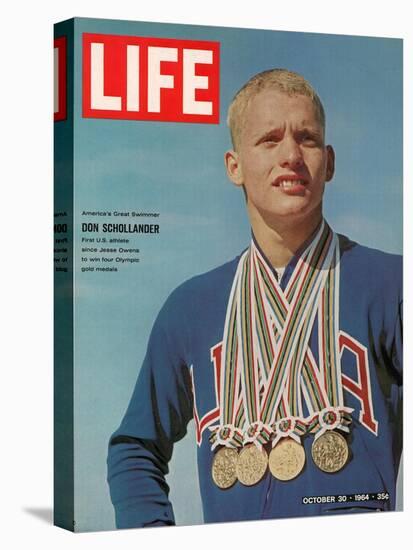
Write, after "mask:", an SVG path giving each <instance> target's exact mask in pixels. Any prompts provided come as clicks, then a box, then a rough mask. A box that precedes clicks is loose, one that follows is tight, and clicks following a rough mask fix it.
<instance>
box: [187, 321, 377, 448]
mask: <svg viewBox="0 0 413 550" xmlns="http://www.w3.org/2000/svg"><path fill="white" fill-rule="evenodd" d="M339 348H340V355H342V354H343V352H344V350H347V351H348V352H350V353H351V354H353V357H354V360H355V363H356V367H357V379H356V380H352V379H351V378H350V377H348V376H346V375H345V374H343V373H342V384H343V390H344V391H347V392H349V393H351V394H352V395H353V397H355V398H356V400H357V401H358V402H359V404H360V412H359V422H360V424H362V425H363V426H364V427H365V428H366V429H367V430H369V431H370V432H371V433H373V434H374V435H378V427H379V424H378V422H377V420H376V418H375V415H374V409H373V399H372V391H371V383H370V369H369V360H368V352H367V348H366V347H365V346H363V344H361V343H360V342H358V341H357V340H356V339H355V338H353V337H352V336H350V335H349V334H347V333H345V332H343V331H340V336H339ZM221 355H222V342H220V343H219V344H217V345H216V346H214V347H212V348H211V362H212V364H213V368H214V384H215V399H216V406H215V407H214V408H213V409H211V410H210V411H208V412H207V413H206V414H205V415H203V416H202V417H200V415H199V412H198V408H197V403H196V393H195V383H194V373H193V368H192V367H191V378H192V389H193V394H194V421H195V431H196V441H197V444H198V446H199V445H201V443H202V434H203V432H204V431H205V430H206V429H207V428H208V426H211V425H212V424H213V423H215V422H216V421H217V420H218V419H219V403H220V394H221V388H220V380H221V359H222V357H221Z"/></svg>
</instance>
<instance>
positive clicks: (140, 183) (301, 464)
mask: <svg viewBox="0 0 413 550" xmlns="http://www.w3.org/2000/svg"><path fill="white" fill-rule="evenodd" d="M402 54H403V42H402V40H400V39H397V38H368V37H360V36H338V35H328V34H314V33H312V34H311V33H299V32H285V31H282V32H280V31H273V30H271V31H270V30H268V31H263V30H254V29H237V28H224V27H207V26H191V25H178V24H165V23H163V24H160V23H159V24H158V23H147V22H145V23H143V22H134V21H115V20H98V19H86V18H74V19H71V20H68V21H64V22H62V23H58V24H56V25H55V40H54V70H55V73H54V74H55V79H54V84H55V87H54V120H55V124H54V129H55V193H54V199H55V213H54V231H55V255H54V266H55V267H54V271H55V378H54V379H55V510H54V521H55V524H56V525H58V526H60V527H64V528H66V529H69V530H73V531H97V530H109V529H116V528H117V529H124V528H135V527H153V526H172V525H195V524H203V523H216V522H232V521H243V520H258V519H277V518H297V517H304V516H305V517H308V516H330V515H332V514H352V513H362V512H363V513H365V512H373V511H374V512H376V511H394V510H399V511H400V510H402V474H401V456H402V256H401V254H402V137H403V127H402V121H403V113H402V90H403V87H402V83H403V57H402ZM326 521H328V520H327V519H326Z"/></svg>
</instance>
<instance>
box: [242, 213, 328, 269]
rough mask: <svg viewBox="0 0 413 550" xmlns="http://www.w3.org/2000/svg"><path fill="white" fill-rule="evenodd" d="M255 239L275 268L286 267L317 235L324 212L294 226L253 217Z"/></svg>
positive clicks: (252, 225) (252, 224)
mask: <svg viewBox="0 0 413 550" xmlns="http://www.w3.org/2000/svg"><path fill="white" fill-rule="evenodd" d="M250 221H251V227H252V231H253V234H254V238H255V240H256V242H257V243H258V245H259V247H260V248H261V250H262V251H263V252H264V254H265V256H266V257H267V258H268V260H269V262H270V263H271V265H272V266H273V267H284V266H286V265H287V264H288V262H289V261H290V260H291V258H292V257H293V256H294V254H295V253H296V252H297V251H298V250H299V249H300V247H301V246H302V245H303V244H304V243H305V242H306V241H307V240H308V239H309V238H310V237H311V236H312V235H313V234H314V233H315V231H316V230H317V228H318V227H319V225H320V223H321V221H322V212H321V211H320V212H319V213H318V214H317V215H316V216H315V215H314V216H313V217H312V219H311V220H310V221H308V220H303V221H302V222H300V221H297V222H295V223H294V224H291V223H283V222H281V223H280V222H276V221H271V223H270V224H269V223H265V222H264V220H263V219H262V218H261V219H257V218H255V219H254V216H252V217H251V219H250Z"/></svg>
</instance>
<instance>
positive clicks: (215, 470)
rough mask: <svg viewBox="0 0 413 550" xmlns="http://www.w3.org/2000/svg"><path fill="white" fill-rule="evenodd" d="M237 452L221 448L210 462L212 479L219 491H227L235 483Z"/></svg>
mask: <svg viewBox="0 0 413 550" xmlns="http://www.w3.org/2000/svg"><path fill="white" fill-rule="evenodd" d="M237 458H238V451H237V450H236V449H231V448H229V447H221V449H219V451H218V452H217V453H216V454H215V456H214V460H213V462H212V479H213V480H214V483H215V485H217V487H219V488H220V489H229V488H230V487H232V486H233V485H234V483H235V482H236V481H237V472H236V464H237Z"/></svg>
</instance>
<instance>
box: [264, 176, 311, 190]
mask: <svg viewBox="0 0 413 550" xmlns="http://www.w3.org/2000/svg"><path fill="white" fill-rule="evenodd" d="M307 183H308V181H307V180H306V179H304V178H300V177H299V176H278V178H276V180H275V181H274V183H273V186H274V187H281V188H282V189H292V188H293V187H295V186H299V187H304V186H306V185H307Z"/></svg>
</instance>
